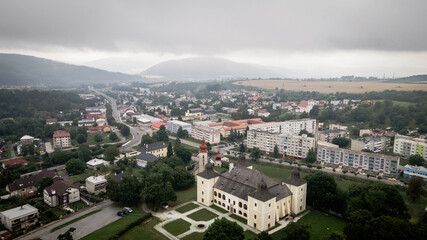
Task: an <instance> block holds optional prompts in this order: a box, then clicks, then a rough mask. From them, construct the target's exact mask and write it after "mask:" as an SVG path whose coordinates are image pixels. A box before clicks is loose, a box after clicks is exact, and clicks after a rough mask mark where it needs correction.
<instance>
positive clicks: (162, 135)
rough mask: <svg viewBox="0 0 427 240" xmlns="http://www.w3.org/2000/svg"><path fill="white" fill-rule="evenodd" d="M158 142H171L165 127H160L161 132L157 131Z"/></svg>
mask: <svg viewBox="0 0 427 240" xmlns="http://www.w3.org/2000/svg"><path fill="white" fill-rule="evenodd" d="M157 141H159V142H160V141H163V142H168V141H169V137H168V133H167V132H166V128H165V126H163V125H162V126H160V129H159V131H157Z"/></svg>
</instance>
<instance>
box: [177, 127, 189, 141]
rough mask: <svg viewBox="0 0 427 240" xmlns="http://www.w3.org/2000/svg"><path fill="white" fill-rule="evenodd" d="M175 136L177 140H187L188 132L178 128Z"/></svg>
mask: <svg viewBox="0 0 427 240" xmlns="http://www.w3.org/2000/svg"><path fill="white" fill-rule="evenodd" d="M176 135H177V136H178V137H179V138H187V137H188V131H187V130H182V127H179V128H178V131H177V132H176Z"/></svg>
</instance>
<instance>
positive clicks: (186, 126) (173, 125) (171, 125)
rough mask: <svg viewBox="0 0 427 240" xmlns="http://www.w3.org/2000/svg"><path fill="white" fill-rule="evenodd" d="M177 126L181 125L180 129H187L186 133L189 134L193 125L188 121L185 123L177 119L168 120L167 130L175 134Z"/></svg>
mask: <svg viewBox="0 0 427 240" xmlns="http://www.w3.org/2000/svg"><path fill="white" fill-rule="evenodd" d="M179 127H182V130H187V132H188V134H189V135H191V133H192V128H193V125H191V124H190V123H186V122H182V121H178V120H173V121H168V131H169V132H171V133H175V134H176V133H177V132H178V129H179Z"/></svg>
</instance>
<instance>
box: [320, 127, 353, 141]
mask: <svg viewBox="0 0 427 240" xmlns="http://www.w3.org/2000/svg"><path fill="white" fill-rule="evenodd" d="M349 136H350V132H349V131H348V130H343V129H329V130H325V131H320V132H319V141H323V142H332V141H333V140H334V138H338V137H344V138H349Z"/></svg>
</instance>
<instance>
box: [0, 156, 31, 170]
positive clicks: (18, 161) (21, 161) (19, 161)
mask: <svg viewBox="0 0 427 240" xmlns="http://www.w3.org/2000/svg"><path fill="white" fill-rule="evenodd" d="M17 164H22V165H27V164H28V161H27V160H25V159H21V158H18V159H13V160H9V161H5V162H3V168H6V167H7V166H13V165H17Z"/></svg>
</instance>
